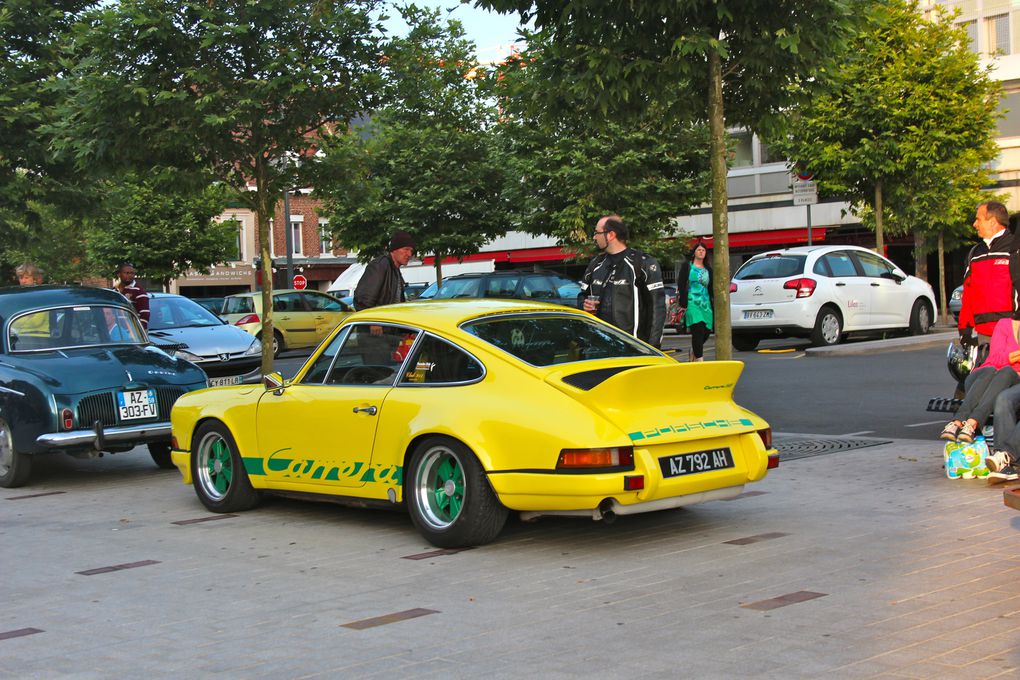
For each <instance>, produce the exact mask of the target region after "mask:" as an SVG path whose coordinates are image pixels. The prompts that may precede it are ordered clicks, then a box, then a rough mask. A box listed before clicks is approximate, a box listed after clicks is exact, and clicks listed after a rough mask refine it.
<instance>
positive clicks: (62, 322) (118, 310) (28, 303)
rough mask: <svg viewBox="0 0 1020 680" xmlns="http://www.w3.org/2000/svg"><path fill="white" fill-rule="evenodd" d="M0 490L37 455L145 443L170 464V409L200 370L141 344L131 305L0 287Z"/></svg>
mask: <svg viewBox="0 0 1020 680" xmlns="http://www.w3.org/2000/svg"><path fill="white" fill-rule="evenodd" d="M0 329H2V337H0V486H2V487H16V486H21V485H23V484H24V483H25V482H26V481H27V480H28V477H29V474H30V473H31V469H32V459H33V457H34V456H36V455H40V454H46V453H54V452H64V453H68V454H71V455H73V456H76V457H83V458H90V457H95V456H98V455H99V453H101V452H110V453H116V452H121V451H129V450H130V449H132V448H134V447H135V446H137V445H139V444H148V446H149V453H150V454H151V455H152V458H153V460H154V461H155V462H156V464H157V465H159V466H160V467H165V468H172V467H173V464H172V463H171V461H170V409H171V408H172V407H173V404H174V402H175V401H176V400H177V398H178V397H180V396H181V395H182V394H184V393H185V392H190V391H191V390H196V389H201V388H203V387H205V386H206V376H205V373H203V372H202V369H200V368H198V367H197V366H195V365H194V364H192V363H189V362H187V361H184V360H181V359H176V358H174V357H171V356H169V355H168V354H167V353H166V352H164V351H163V350H161V349H159V348H157V347H155V346H154V345H152V344H150V343H149V340H148V338H147V337H146V334H145V331H144V330H143V329H142V326H141V323H140V322H139V320H138V317H137V316H136V314H135V311H134V307H133V306H132V305H131V303H130V302H128V301H127V300H126V299H125V298H124V297H123V296H122V295H120V293H117V292H116V291H112V290H106V289H102V288H88V287H77V286H76V287H65V286H29V287H23V288H0Z"/></svg>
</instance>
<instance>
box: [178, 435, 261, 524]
mask: <svg viewBox="0 0 1020 680" xmlns="http://www.w3.org/2000/svg"><path fill="white" fill-rule="evenodd" d="M193 442H194V446H193V447H192V450H191V477H192V484H194V487H195V493H197V494H198V498H199V500H201V501H202V504H203V505H204V506H205V507H207V508H209V509H210V510H212V511H213V512H235V511H237V510H247V509H249V508H251V507H254V505H255V504H256V503H258V500H259V495H258V492H257V491H255V489H253V488H252V485H251V480H250V479H248V473H247V472H246V471H245V469H244V462H243V461H242V460H241V455H240V453H238V450H237V444H236V443H235V442H234V437H233V436H232V435H231V434H230V431H229V430H228V429H227V428H226V427H225V426H224V425H223V424H221V423H218V422H208V423H206V424H204V425H202V426H201V427H200V428H198V430H197V431H196V432H195V436H194V439H193Z"/></svg>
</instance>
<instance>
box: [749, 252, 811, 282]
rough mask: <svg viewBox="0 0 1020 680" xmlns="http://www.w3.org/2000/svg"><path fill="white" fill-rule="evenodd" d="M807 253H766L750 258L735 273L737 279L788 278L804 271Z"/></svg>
mask: <svg viewBox="0 0 1020 680" xmlns="http://www.w3.org/2000/svg"><path fill="white" fill-rule="evenodd" d="M806 260H807V256H806V255H765V256H764V257H758V258H755V259H753V260H748V261H747V262H745V263H744V265H743V266H742V267H741V268H740V269H738V270H737V273H736V274H734V275H733V279H734V280H736V281H743V280H748V279H786V278H789V277H791V276H799V275H800V274H803V273H804V262H805V261H806Z"/></svg>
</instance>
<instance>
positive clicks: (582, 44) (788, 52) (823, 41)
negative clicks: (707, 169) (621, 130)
mask: <svg viewBox="0 0 1020 680" xmlns="http://www.w3.org/2000/svg"><path fill="white" fill-rule="evenodd" d="M851 2H852V0H646V1H645V2H629V3H613V2H601V1H599V0H480V1H479V4H480V5H481V6H483V7H488V8H491V9H496V10H498V11H504V12H507V11H516V12H519V13H520V14H521V16H522V18H523V19H525V20H531V21H533V22H534V25H535V27H536V31H537V33H538V37H539V38H540V40H542V41H543V42H546V41H547V42H548V45H549V50H548V54H547V58H545V59H543V60H541V61H539V62H536V64H535V67H536V68H538V69H540V70H541V71H542V74H543V78H544V79H545V80H546V81H547V82H548V86H547V87H543V88H541V89H540V90H538V91H537V92H535V94H534V97H535V99H536V101H537V102H541V103H542V104H543V105H545V106H548V107H551V108H552V109H554V110H559V111H560V113H561V115H564V116H566V115H572V114H573V111H570V110H566V109H559V107H558V104H559V102H560V101H562V100H561V99H560V97H561V94H562V93H569V94H570V95H571V96H570V97H569V98H568V101H569V100H572V99H574V98H575V97H583V98H584V100H586V101H587V102H589V103H590V105H591V106H593V107H596V108H598V109H600V110H602V111H603V112H606V113H607V114H610V115H611V116H613V117H619V118H620V119H621V120H626V116H627V115H628V114H633V113H634V112H637V115H641V114H642V113H644V112H647V111H648V110H649V108H650V105H652V104H653V103H654V104H655V105H657V106H658V107H659V110H658V113H659V115H663V116H666V115H676V116H678V117H680V118H681V119H683V118H685V117H689V116H690V115H692V114H693V115H695V116H698V117H700V118H701V119H702V120H704V121H706V122H707V123H708V125H709V130H710V163H711V173H712V183H711V188H712V233H713V237H714V239H713V245H714V248H713V265H714V268H715V324H716V325H715V332H716V337H717V343H716V354H717V356H718V357H719V358H720V359H728V358H730V357H731V356H732V348H731V344H730V343H731V335H732V334H731V331H730V323H729V318H730V317H729V279H730V267H729V239H728V229H729V227H728V221H727V207H726V206H727V194H726V173H727V167H726V164H727V145H726V134H725V130H726V128H727V127H735V126H740V127H746V128H749V129H752V130H757V131H762V130H766V129H769V128H770V127H771V126H772V125H774V124H775V123H776V120H777V118H778V117H779V116H780V114H781V112H782V111H783V110H784V109H785V108H786V107H788V106H789V105H790V104H791V103H792V102H793V101H794V99H795V97H796V96H797V95H798V94H799V92H800V91H798V90H796V89H793V88H791V85H792V84H795V83H801V82H807V81H811V80H816V79H817V78H818V76H819V75H820V73H819V69H820V67H821V66H822V65H823V64H824V62H825V60H826V58H831V57H832V56H834V55H835V54H836V53H837V51H838V48H839V46H840V45H841V44H842V40H843V34H844V33H845V31H846V24H847V22H848V17H849V15H850V12H849V9H850V8H849V5H850V3H851ZM529 68H530V67H529ZM724 93H725V97H724Z"/></svg>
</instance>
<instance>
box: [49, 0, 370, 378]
mask: <svg viewBox="0 0 1020 680" xmlns="http://www.w3.org/2000/svg"><path fill="white" fill-rule="evenodd" d="M378 6H379V3H378V2H377V0H348V1H346V2H335V1H331V0H259V2H250V1H248V0H218V1H217V2H207V1H205V0H120V1H119V2H118V3H116V4H114V5H111V6H103V7H102V8H101V9H100V10H98V11H96V12H95V13H94V14H92V15H91V16H90V20H89V21H88V22H87V23H85V24H83V25H81V26H80V27H79V29H78V30H76V32H75V38H74V41H73V43H72V44H71V46H70V50H69V52H68V53H67V55H66V57H65V63H66V66H67V69H68V72H69V77H67V78H64V79H61V80H60V81H59V85H60V94H61V95H62V97H63V106H62V110H61V112H60V116H59V120H58V121H57V122H56V123H55V124H54V132H55V135H56V142H55V146H56V148H57V149H58V150H60V151H61V152H63V153H64V154H65V156H66V157H68V158H70V159H72V160H73V161H74V162H75V163H76V164H77V166H78V167H79V168H81V169H90V170H94V169H97V168H108V169H110V170H111V171H122V170H123V169H124V168H125V166H126V167H128V168H131V169H135V170H138V171H140V172H144V171H145V170H146V169H148V168H151V167H154V166H165V167H174V168H177V169H178V170H179V171H181V175H179V177H180V178H189V179H190V182H191V186H192V187H204V186H207V185H208V183H209V178H213V179H215V180H218V181H219V182H221V183H222V184H223V185H224V186H227V187H230V188H232V189H233V190H234V192H235V194H236V195H235V200H238V201H240V202H242V203H243V204H245V205H246V206H248V207H249V208H251V209H252V210H253V211H254V212H255V214H256V216H257V220H258V228H259V245H260V248H261V254H262V258H261V259H262V281H263V309H264V310H265V313H264V314H263V315H262V320H263V328H262V339H263V363H262V367H263V371H265V372H268V371H269V370H271V368H272V342H271V341H272V304H271V293H272V291H271V275H270V273H271V261H270V243H269V238H270V234H269V220H270V218H271V216H272V214H273V208H274V206H275V205H276V204H277V202H278V201H279V199H280V197H281V196H282V194H283V191H284V190H285V189H289V188H293V187H296V186H304V185H305V184H304V183H305V182H306V181H307V179H306V177H307V168H306V164H304V163H302V162H301V160H302V159H304V158H307V157H309V156H310V155H312V154H313V153H314V151H315V149H316V147H317V138H318V135H320V134H321V133H322V132H323V130H325V129H327V128H328V127H330V126H333V125H341V126H342V125H346V124H347V122H348V121H349V120H351V119H353V118H354V117H355V116H357V115H358V114H360V113H362V112H364V111H367V110H370V109H372V108H374V106H375V104H376V94H377V90H378V86H379V63H378V62H379V58H380V50H379V35H380V34H379V31H378V27H377V26H376V25H375V22H374V19H373V14H374V13H375V11H376V10H377V9H378ZM184 171H193V172H184Z"/></svg>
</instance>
